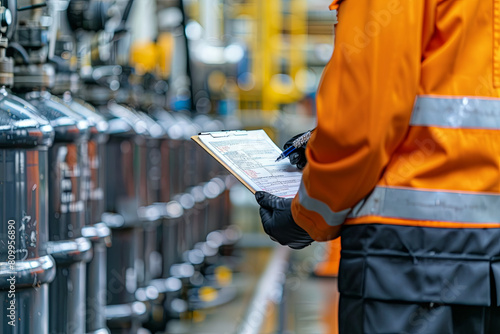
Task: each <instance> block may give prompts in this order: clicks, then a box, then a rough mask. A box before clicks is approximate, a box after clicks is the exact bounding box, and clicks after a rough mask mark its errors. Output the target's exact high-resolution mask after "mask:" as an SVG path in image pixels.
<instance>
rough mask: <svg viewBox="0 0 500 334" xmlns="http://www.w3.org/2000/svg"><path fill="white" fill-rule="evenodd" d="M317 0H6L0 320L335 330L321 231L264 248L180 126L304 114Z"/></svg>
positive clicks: (101, 328) (234, 193)
mask: <svg viewBox="0 0 500 334" xmlns="http://www.w3.org/2000/svg"><path fill="white" fill-rule="evenodd" d="M328 5H329V1H328V0H184V1H182V0H135V1H134V0H2V1H1V7H0V35H1V37H0V87H1V89H0V197H1V198H0V214H1V219H0V237H1V238H0V298H1V300H2V307H1V308H0V317H1V319H2V320H1V322H0V324H1V325H0V326H1V329H0V332H1V333H5V334H8V333H16V334H25V333H34V334H45V333H51V334H52V333H53V334H62V333H78V334H83V333H95V334H101V333H131V334H132V333H175V334H181V333H185V334H196V333H203V334H211V333H214V334H215V333H218V334H223V333H228V334H229V333H256V334H257V333H298V334H302V333H306V334H315V333H318V334H320V333H335V332H336V329H335V326H336V325H335V323H336V319H334V317H332V315H333V314H335V313H336V312H334V309H335V308H336V303H337V289H336V279H335V278H331V277H330V278H318V277H315V275H314V269H315V268H316V266H317V265H318V263H319V262H321V261H322V260H323V259H324V257H325V254H324V253H325V251H326V249H327V248H328V246H327V245H325V244H317V245H314V246H313V247H309V249H307V250H304V251H301V252H295V251H291V250H290V249H289V248H284V247H277V246H276V244H275V243H273V242H272V241H271V240H269V237H267V235H265V234H264V233H263V231H262V228H261V225H260V219H259V216H258V206H257V204H256V202H255V199H254V197H253V195H252V194H251V193H250V192H249V191H248V190H247V189H246V188H244V187H243V186H241V185H240V184H239V183H238V182H237V181H236V180H235V179H233V178H232V177H230V176H228V174H227V172H226V171H225V170H224V169H223V168H222V167H221V166H220V165H219V164H218V163H217V162H215V161H214V160H213V159H212V158H211V157H210V156H209V155H208V154H207V153H206V152H204V151H203V150H202V149H200V148H199V147H197V145H196V144H195V143H194V142H192V141H191V140H190V137H191V136H192V135H195V134H197V133H198V132H201V131H216V130H223V129H260V128H263V129H265V130H266V132H267V133H268V134H269V135H270V136H271V138H273V140H274V141H275V142H276V143H277V144H278V145H279V146H282V145H283V143H284V142H285V141H286V140H288V139H289V138H290V137H292V136H293V135H295V134H298V133H301V132H304V131H307V130H309V129H311V128H313V127H314V125H315V102H314V101H315V91H316V88H317V85H318V83H319V80H320V77H321V72H322V70H323V67H324V66H325V64H326V63H327V62H328V60H329V58H330V56H331V54H332V51H333V46H332V45H333V24H334V22H335V13H334V12H330V11H329V10H328ZM11 235H14V237H13V238H12V240H14V241H15V251H14V254H15V255H13V256H14V257H15V261H13V260H12V257H9V255H12V249H13V248H9V245H10V244H9V242H8V241H9V240H11V239H10V236H11ZM9 261H10V262H9ZM14 262H15V264H14ZM12 276H15V284H14V285H12V284H11V281H9V278H10V277H12ZM327 276H328V275H327ZM12 286H14V287H15V319H14V322H15V326H12V324H9V322H10V321H11V320H10V318H9V315H11V314H12V312H11V311H10V310H9V306H10V305H11V300H12V298H10V297H9V292H11V291H12Z"/></svg>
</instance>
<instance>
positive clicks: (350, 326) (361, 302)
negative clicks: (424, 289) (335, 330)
mask: <svg viewBox="0 0 500 334" xmlns="http://www.w3.org/2000/svg"><path fill="white" fill-rule="evenodd" d="M498 333H500V307H482V306H464V305H442V304H441V305H439V304H431V303H420V304H413V303H409V302H396V301H380V300H373V299H362V298H355V297H354V298H353V297H348V296H343V295H341V296H340V305H339V334H498Z"/></svg>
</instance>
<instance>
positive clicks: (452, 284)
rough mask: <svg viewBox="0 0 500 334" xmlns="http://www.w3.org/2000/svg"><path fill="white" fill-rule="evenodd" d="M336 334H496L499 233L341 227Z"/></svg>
mask: <svg viewBox="0 0 500 334" xmlns="http://www.w3.org/2000/svg"><path fill="white" fill-rule="evenodd" d="M341 236H342V257H341V262H340V270H339V291H340V305H339V332H340V334H358V333H359V334H361V333H363V334H365V333H366V334H368V333H370V334H372V333H380V334H390V333H395V334H396V333H397V334H406V333H408V334H410V333H411V334H447V333H450V334H451V333H459V334H461V333H463V334H483V333H484V334H486V333H495V334H500V307H499V302H498V301H499V300H500V298H499V295H498V290H499V289H498V288H497V287H500V229H441V228H426V227H425V228H424V227H408V226H391V225H381V224H367V225H359V226H358V225H357V226H346V227H344V228H343V230H342V234H341Z"/></svg>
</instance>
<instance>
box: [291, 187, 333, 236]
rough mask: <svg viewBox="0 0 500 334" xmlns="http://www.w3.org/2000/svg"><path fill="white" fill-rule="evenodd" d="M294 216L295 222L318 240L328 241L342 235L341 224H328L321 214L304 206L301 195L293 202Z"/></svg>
mask: <svg viewBox="0 0 500 334" xmlns="http://www.w3.org/2000/svg"><path fill="white" fill-rule="evenodd" d="M292 216H293V219H294V220H295V223H297V225H299V226H300V227H302V228H303V229H304V230H305V231H306V232H307V233H308V234H309V235H310V236H311V238H313V239H314V240H316V241H328V240H333V239H335V238H337V237H338V236H339V235H340V229H341V225H336V226H330V225H328V224H327V223H326V222H325V221H324V219H323V218H322V217H321V215H320V214H318V213H317V212H314V211H309V210H307V209H305V208H303V207H302V206H301V205H300V203H299V196H298V195H297V196H295V198H294V199H293V202H292Z"/></svg>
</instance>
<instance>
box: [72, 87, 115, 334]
mask: <svg viewBox="0 0 500 334" xmlns="http://www.w3.org/2000/svg"><path fill="white" fill-rule="evenodd" d="M63 99H64V102H65V103H66V104H68V106H69V107H70V108H71V110H73V111H74V112H76V113H77V114H79V115H80V116H82V117H84V118H85V119H86V120H87V121H88V122H89V125H90V127H89V129H90V138H89V141H88V164H87V166H85V168H84V169H83V170H82V177H83V178H84V179H85V181H84V185H86V186H87V188H86V189H83V190H84V192H83V196H84V200H85V202H86V208H87V210H86V216H85V227H84V229H83V231H82V234H83V236H84V237H86V238H88V239H90V240H91V241H92V250H93V253H94V256H93V258H92V260H91V261H90V262H89V263H88V264H87V295H86V305H87V310H86V325H87V333H107V332H108V329H107V327H106V280H107V277H106V266H107V265H106V261H107V258H106V255H107V247H109V246H110V244H111V232H110V229H109V227H107V226H106V225H105V224H104V223H102V221H101V216H102V214H103V213H104V206H105V203H104V194H105V191H106V189H105V186H106V183H105V175H104V173H105V164H104V161H105V158H106V150H105V149H106V142H107V140H108V134H107V130H108V123H107V121H106V119H105V118H104V117H103V116H101V115H99V114H98V113H97V112H96V110H95V108H94V107H93V106H91V105H89V104H88V103H86V102H84V101H82V100H80V99H75V98H73V97H72V96H71V94H69V93H65V95H64V98H63Z"/></svg>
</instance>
